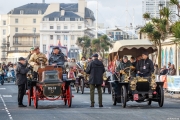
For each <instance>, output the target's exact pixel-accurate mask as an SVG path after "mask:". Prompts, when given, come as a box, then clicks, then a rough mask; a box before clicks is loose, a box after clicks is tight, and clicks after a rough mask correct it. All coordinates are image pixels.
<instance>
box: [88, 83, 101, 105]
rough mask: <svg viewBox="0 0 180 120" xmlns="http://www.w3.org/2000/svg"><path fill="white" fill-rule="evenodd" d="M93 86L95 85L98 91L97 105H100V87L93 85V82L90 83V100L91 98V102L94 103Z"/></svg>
mask: <svg viewBox="0 0 180 120" xmlns="http://www.w3.org/2000/svg"><path fill="white" fill-rule="evenodd" d="M95 87H97V91H98V101H99V105H102V89H101V85H95V84H90V100H91V104H94V103H95V100H94V90H95Z"/></svg>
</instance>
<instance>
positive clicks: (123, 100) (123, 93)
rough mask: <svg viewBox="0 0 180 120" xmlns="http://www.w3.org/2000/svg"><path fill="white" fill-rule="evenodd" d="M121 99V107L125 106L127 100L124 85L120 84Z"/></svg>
mask: <svg viewBox="0 0 180 120" xmlns="http://www.w3.org/2000/svg"><path fill="white" fill-rule="evenodd" d="M121 101H122V107H123V108H125V107H126V102H127V91H126V86H124V85H123V86H122V88H121Z"/></svg>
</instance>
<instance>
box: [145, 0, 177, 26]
mask: <svg viewBox="0 0 180 120" xmlns="http://www.w3.org/2000/svg"><path fill="white" fill-rule="evenodd" d="M160 6H161V7H169V8H170V11H171V13H172V14H171V16H170V19H171V21H172V22H175V21H176V20H177V16H176V12H177V8H176V6H175V5H170V0H143V1H142V13H143V14H144V13H150V15H151V17H154V18H159V17H160V15H159V9H160ZM144 23H145V21H143V24H144Z"/></svg>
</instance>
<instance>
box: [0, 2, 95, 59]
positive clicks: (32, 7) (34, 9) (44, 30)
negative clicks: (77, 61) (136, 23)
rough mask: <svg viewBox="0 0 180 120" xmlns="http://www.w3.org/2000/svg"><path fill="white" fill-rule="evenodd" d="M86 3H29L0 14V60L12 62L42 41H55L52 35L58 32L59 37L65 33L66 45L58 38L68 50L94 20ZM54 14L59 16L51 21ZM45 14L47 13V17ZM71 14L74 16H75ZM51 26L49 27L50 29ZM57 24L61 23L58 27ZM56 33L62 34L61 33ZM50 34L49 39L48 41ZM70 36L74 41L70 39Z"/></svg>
mask: <svg viewBox="0 0 180 120" xmlns="http://www.w3.org/2000/svg"><path fill="white" fill-rule="evenodd" d="M86 6H87V2H86V1H85V0H78V3H69V4H65V3H51V4H46V3H29V4H26V5H23V6H20V7H17V8H14V9H13V10H11V11H10V12H9V13H8V14H7V15H1V17H0V22H1V23H0V30H1V33H0V36H2V37H1V39H2V40H1V42H2V41H3V42H4V47H3V46H2V45H1V46H2V47H1V51H2V50H3V51H4V52H3V53H1V54H2V55H3V56H2V55H0V57H1V58H2V59H1V60H2V61H6V62H8V61H11V62H16V61H17V59H18V58H19V57H21V56H22V57H26V56H27V55H28V53H29V50H30V48H31V47H36V46H41V48H42V46H43V45H44V44H46V46H49V45H50V44H56V43H57V41H54V40H57V39H56V38H57V37H58V36H59V35H60V37H62V38H60V39H62V40H63V37H64V36H63V35H67V36H68V38H69V39H68V40H67V41H66V42H68V43H70V44H65V43H66V42H64V41H62V44H63V45H64V46H67V47H68V49H70V48H71V47H75V40H76V39H77V37H79V36H82V35H84V34H83V33H84V32H85V31H82V29H83V28H85V27H88V26H92V25H93V22H94V20H95V18H94V14H93V12H92V11H91V10H90V9H88V8H87V7H86ZM54 13H58V14H59V19H57V18H53V20H51V18H52V17H51V15H53V14H54ZM62 13H64V16H61V15H62ZM48 15H50V16H49V18H48V17H47V16H48ZM74 16H76V17H77V16H78V17H77V18H78V19H76V17H74ZM74 19H75V20H74ZM4 20H6V25H3V22H4ZM73 25H74V26H73ZM52 26H53V30H52V29H51V28H50V27H52ZM57 26H61V29H59V28H57ZM66 26H67V29H66ZM73 27H74V28H73ZM62 30H63V31H62ZM65 31H69V33H68V34H67V32H65ZM60 32H61V33H63V32H65V33H64V34H61V33H60ZM40 35H41V42H40ZM52 35H53V42H52V40H51V36H52ZM73 35H74V36H73ZM65 38H66V36H65ZM70 38H72V39H74V41H73V42H72V40H71V39H70ZM46 40H49V42H44V41H46ZM40 43H41V45H40ZM47 44H48V45H47ZM7 46H8V47H7ZM76 47H77V46H76ZM2 48H3V49H2ZM4 48H6V49H4ZM46 49H47V47H46ZM41 50H42V49H41ZM42 52H43V51H42Z"/></svg>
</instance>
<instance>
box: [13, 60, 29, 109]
mask: <svg viewBox="0 0 180 120" xmlns="http://www.w3.org/2000/svg"><path fill="white" fill-rule="evenodd" d="M28 71H29V68H27V67H26V59H25V58H23V57H20V58H19V62H18V64H17V67H16V70H15V72H16V84H17V85H18V105H19V107H26V105H23V97H24V91H25V84H26V83H27V76H26V74H27V73H28Z"/></svg>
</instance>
